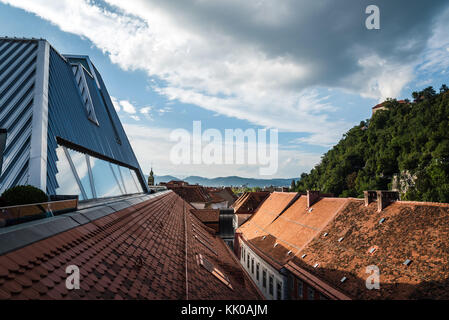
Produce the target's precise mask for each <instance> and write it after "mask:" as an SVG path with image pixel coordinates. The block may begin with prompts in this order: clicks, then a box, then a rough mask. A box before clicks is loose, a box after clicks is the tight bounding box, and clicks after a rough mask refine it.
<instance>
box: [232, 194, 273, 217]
mask: <svg viewBox="0 0 449 320" xmlns="http://www.w3.org/2000/svg"><path fill="white" fill-rule="evenodd" d="M269 195H270V192H268V191H258V192H245V193H243V194H242V195H241V196H240V197H239V198H238V199H237V200H236V201H235V202H234V204H233V205H232V207H233V208H234V212H235V213H236V214H252V213H254V212H255V211H256V210H257V208H258V207H259V206H260V204H261V203H262V202H263V201H264V200H265V199H266V198H268V196H269Z"/></svg>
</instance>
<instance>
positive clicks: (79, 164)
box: [67, 149, 94, 199]
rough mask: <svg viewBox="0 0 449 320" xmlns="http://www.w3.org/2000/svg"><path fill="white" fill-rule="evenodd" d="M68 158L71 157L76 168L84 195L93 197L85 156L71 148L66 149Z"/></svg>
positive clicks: (89, 197)
mask: <svg viewBox="0 0 449 320" xmlns="http://www.w3.org/2000/svg"><path fill="white" fill-rule="evenodd" d="M67 151H68V152H69V155H70V158H71V159H72V162H73V165H74V167H75V169H76V172H77V174H78V177H79V179H80V182H81V185H82V187H83V189H84V192H85V194H86V197H87V198H88V199H92V198H94V195H93V193H92V187H91V184H90V180H89V170H88V168H87V156H86V155H85V154H83V153H81V152H77V151H74V150H72V149H67Z"/></svg>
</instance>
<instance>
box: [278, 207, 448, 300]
mask: <svg viewBox="0 0 449 320" xmlns="http://www.w3.org/2000/svg"><path fill="white" fill-rule="evenodd" d="M381 219H385V220H381ZM325 232H326V233H328V235H327V236H326V237H324V236H323V234H324V233H325ZM339 239H340V241H338V240H339ZM448 239H449V205H443V204H433V203H413V202H402V201H398V202H395V203H393V204H391V205H389V206H388V207H386V208H385V209H384V210H383V211H381V212H377V203H375V202H374V203H371V204H370V205H369V206H368V207H365V206H364V202H363V201H360V200H356V199H349V203H348V205H347V206H346V207H345V208H344V209H343V210H341V211H340V212H339V213H338V215H337V216H336V217H335V218H334V219H333V220H332V221H331V222H330V223H329V224H328V225H327V226H326V227H325V228H324V229H323V230H322V232H321V233H320V234H319V235H318V236H317V237H315V238H314V239H313V240H312V241H311V242H310V243H309V244H308V245H307V246H306V247H304V248H303V250H301V251H300V252H299V253H298V254H297V255H296V257H295V258H294V259H293V260H292V261H290V262H289V265H287V269H289V270H291V271H292V272H294V269H295V268H296V269H297V268H298V267H299V268H302V269H303V270H306V271H308V272H310V273H312V274H314V275H315V276H318V277H319V278H320V279H322V280H324V281H326V282H327V283H328V284H330V285H331V286H333V287H335V288H337V289H338V290H340V291H341V292H343V293H346V294H347V295H348V296H350V297H353V298H357V299H422V298H426V299H449V281H448V279H449V267H448V261H449V245H448ZM371 249H375V250H374V251H372V250H371ZM303 254H306V256H305V257H304V258H301V257H302V255H303ZM407 259H408V260H410V261H411V263H410V264H409V265H405V264H404V262H405V261H406V260H407ZM316 263H319V266H318V267H317V268H314V267H313V266H314V265H315V264H316ZM370 265H376V266H377V267H378V268H379V270H380V290H374V289H373V290H368V289H367V288H366V284H365V281H366V279H367V277H368V276H369V274H368V273H367V271H366V267H368V266H370ZM343 277H346V278H347V279H346V281H344V282H341V279H342V278H343Z"/></svg>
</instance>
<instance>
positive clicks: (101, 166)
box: [89, 157, 122, 198]
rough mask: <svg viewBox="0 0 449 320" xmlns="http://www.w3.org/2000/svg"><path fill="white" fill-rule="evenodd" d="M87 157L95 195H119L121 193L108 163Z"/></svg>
mask: <svg viewBox="0 0 449 320" xmlns="http://www.w3.org/2000/svg"><path fill="white" fill-rule="evenodd" d="M89 158H90V165H91V168H92V175H93V177H94V185H95V191H96V192H97V197H98V198H105V197H115V196H120V195H121V194H122V193H121V192H120V188H119V185H118V184H117V181H116V180H115V178H114V175H113V174H112V171H111V167H110V166H109V163H108V162H106V161H103V160H101V159H97V158H94V157H89Z"/></svg>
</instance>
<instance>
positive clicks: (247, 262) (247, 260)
mask: <svg viewBox="0 0 449 320" xmlns="http://www.w3.org/2000/svg"><path fill="white" fill-rule="evenodd" d="M246 267H247V268H248V270H249V253H248V254H247V255H246Z"/></svg>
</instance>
